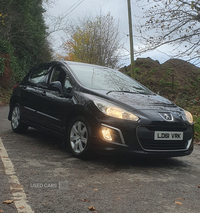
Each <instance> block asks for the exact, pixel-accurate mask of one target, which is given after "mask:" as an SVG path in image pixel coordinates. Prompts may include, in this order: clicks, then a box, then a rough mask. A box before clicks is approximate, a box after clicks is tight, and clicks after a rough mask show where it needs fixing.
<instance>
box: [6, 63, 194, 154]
mask: <svg viewBox="0 0 200 213" xmlns="http://www.w3.org/2000/svg"><path fill="white" fill-rule="evenodd" d="M8 119H9V120H11V126H12V129H13V131H15V132H17V133H22V132H25V131H26V130H27V129H28V127H29V126H31V127H34V128H37V129H40V130H44V131H48V132H51V133H53V134H56V135H57V136H60V137H61V138H64V141H65V143H66V144H68V145H69V147H70V150H71V151H72V153H73V154H74V155H75V156H80V157H83V156H87V155H89V152H91V151H92V150H93V149H97V148H98V149H99V148H100V149H109V150H118V151H121V152H124V151H125V152H130V153H134V154H144V155H153V156H166V157H171V156H184V155H189V154H190V153H191V152H192V150H193V131H194V130H193V118H192V115H191V114H190V113H189V112H187V111H185V110H183V109H181V108H179V107H178V106H176V105H175V104H173V103H172V102H170V101H169V100H167V99H165V98H163V97H161V96H159V95H156V94H155V93H153V92H152V91H150V90H149V89H147V88H146V87H145V86H143V85H141V84H140V83H138V82H137V81H135V80H133V79H132V78H130V77H128V76H126V75H124V74H123V73H121V72H119V71H116V70H113V69H110V68H107V67H102V66H97V65H92V64H85V63H78V62H71V61H68V62H58V61H54V62H49V63H46V64H42V65H39V66H37V67H35V68H33V69H32V70H31V71H30V72H29V73H28V74H27V76H25V78H24V79H23V81H22V82H21V83H20V84H18V85H16V87H15V88H14V90H13V94H12V96H11V99H10V111H9V116H8Z"/></svg>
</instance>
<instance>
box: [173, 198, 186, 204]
mask: <svg viewBox="0 0 200 213" xmlns="http://www.w3.org/2000/svg"><path fill="white" fill-rule="evenodd" d="M177 200H185V198H176V201H175V204H178V205H182V204H183V203H181V202H180V201H177Z"/></svg>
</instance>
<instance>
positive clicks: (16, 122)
mask: <svg viewBox="0 0 200 213" xmlns="http://www.w3.org/2000/svg"><path fill="white" fill-rule="evenodd" d="M11 127H12V129H13V131H14V132H16V133H24V132H26V131H27V129H28V125H27V124H25V123H22V122H21V111H20V106H19V104H16V105H15V106H14V107H13V109H12V116H11Z"/></svg>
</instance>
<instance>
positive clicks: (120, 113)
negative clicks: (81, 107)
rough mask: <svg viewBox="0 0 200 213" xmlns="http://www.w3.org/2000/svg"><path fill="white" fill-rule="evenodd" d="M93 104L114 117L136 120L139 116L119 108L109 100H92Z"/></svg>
mask: <svg viewBox="0 0 200 213" xmlns="http://www.w3.org/2000/svg"><path fill="white" fill-rule="evenodd" d="M94 104H95V105H96V106H97V108H98V109H99V110H100V111H101V112H103V113H104V114H106V115H108V116H111V117H114V118H120V119H124V120H131V121H138V120H139V117H137V116H136V115H134V114H132V113H130V112H128V111H126V110H124V109H122V108H119V107H117V106H115V105H113V104H111V103H109V102H104V101H97V100H95V101H94Z"/></svg>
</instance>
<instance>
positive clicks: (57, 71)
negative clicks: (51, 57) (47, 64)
mask: <svg viewBox="0 0 200 213" xmlns="http://www.w3.org/2000/svg"><path fill="white" fill-rule="evenodd" d="M65 77H66V73H65V71H64V70H63V69H61V68H60V67H58V66H56V67H54V69H53V74H52V77H51V82H53V81H60V82H61V84H62V87H63V86H64V83H65Z"/></svg>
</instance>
